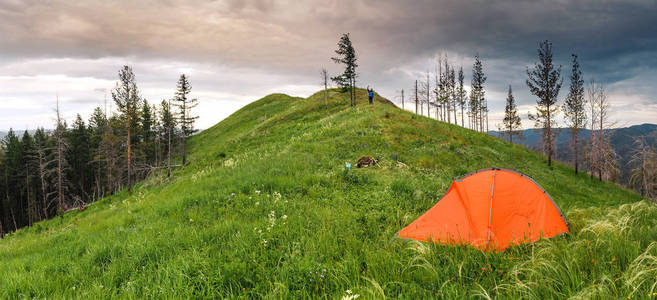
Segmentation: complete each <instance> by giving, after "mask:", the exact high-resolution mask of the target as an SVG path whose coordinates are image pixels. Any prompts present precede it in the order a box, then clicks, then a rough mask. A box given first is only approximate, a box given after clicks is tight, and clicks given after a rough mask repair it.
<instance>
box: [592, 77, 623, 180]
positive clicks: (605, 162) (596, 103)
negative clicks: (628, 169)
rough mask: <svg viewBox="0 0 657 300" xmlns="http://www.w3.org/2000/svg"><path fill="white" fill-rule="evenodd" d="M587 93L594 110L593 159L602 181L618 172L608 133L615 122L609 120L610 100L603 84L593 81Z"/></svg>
mask: <svg viewBox="0 0 657 300" xmlns="http://www.w3.org/2000/svg"><path fill="white" fill-rule="evenodd" d="M587 93H588V96H589V101H590V102H592V103H590V104H589V105H590V108H591V110H592V118H591V119H592V121H593V123H592V124H593V125H594V126H593V128H591V131H592V132H593V131H595V134H594V135H593V134H592V136H591V146H592V147H591V151H590V152H591V154H590V155H592V156H593V157H592V158H591V161H592V162H593V165H594V166H595V169H592V170H591V171H592V172H594V171H596V173H597V175H598V180H600V181H602V179H603V177H605V178H608V179H614V176H615V175H616V174H617V172H618V167H617V165H616V153H615V152H614V150H613V148H612V147H611V142H610V137H609V136H608V134H606V131H607V129H608V128H611V127H613V126H614V123H613V122H611V121H610V120H609V116H610V115H609V113H610V112H609V109H610V102H609V99H608V98H607V93H606V91H605V88H604V86H603V85H601V84H598V83H596V82H595V81H591V83H590V84H589V86H588V89H587Z"/></svg>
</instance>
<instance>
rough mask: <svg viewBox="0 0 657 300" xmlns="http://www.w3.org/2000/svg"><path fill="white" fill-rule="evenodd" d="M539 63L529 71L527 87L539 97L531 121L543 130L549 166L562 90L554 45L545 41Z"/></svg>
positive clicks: (559, 68) (540, 45)
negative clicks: (560, 91)
mask: <svg viewBox="0 0 657 300" xmlns="http://www.w3.org/2000/svg"><path fill="white" fill-rule="evenodd" d="M538 57H539V62H538V63H537V64H535V65H534V68H533V69H532V70H529V68H528V69H527V77H528V78H527V81H526V82H527V86H528V87H529V90H530V92H531V93H532V94H534V95H535V96H537V97H538V100H537V101H536V104H537V106H536V111H537V113H536V114H535V115H531V116H530V119H531V120H534V121H535V122H536V126H537V127H539V128H542V129H543V149H544V151H545V152H546V154H547V157H548V166H551V165H552V156H554V133H553V130H552V127H553V126H556V124H555V121H554V118H555V117H556V114H557V112H558V106H557V96H558V95H559V90H560V89H561V83H562V78H561V66H559V67H555V65H554V64H553V63H552V43H550V42H549V41H547V40H546V41H543V42H541V43H540V44H539V48H538Z"/></svg>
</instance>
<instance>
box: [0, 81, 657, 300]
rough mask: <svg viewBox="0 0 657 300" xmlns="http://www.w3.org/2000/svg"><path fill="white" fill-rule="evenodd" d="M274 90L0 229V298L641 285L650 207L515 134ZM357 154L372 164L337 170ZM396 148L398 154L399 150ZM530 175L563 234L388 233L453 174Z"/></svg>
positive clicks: (561, 292) (392, 293)
mask: <svg viewBox="0 0 657 300" xmlns="http://www.w3.org/2000/svg"><path fill="white" fill-rule="evenodd" d="M358 97H359V99H360V104H359V105H358V106H356V107H355V108H352V107H349V104H348V103H349V99H348V95H347V94H343V93H340V92H339V91H338V90H331V91H330V99H329V105H328V108H324V100H323V91H322V92H318V93H317V94H315V95H312V96H310V97H308V98H298V97H290V96H287V95H283V94H273V95H269V96H266V97H264V98H262V99H260V100H258V101H255V102H253V103H251V104H249V105H247V106H245V107H244V108H242V109H240V110H239V111H237V112H236V113H234V114H233V115H231V116H230V117H228V118H227V119H225V120H223V121H222V122H220V123H218V124H217V125H215V126H214V127H212V128H209V129H207V130H205V131H203V132H201V133H199V134H197V135H195V136H193V137H192V138H191V139H190V141H189V143H190V144H189V148H190V154H189V158H190V161H191V164H190V165H189V166H187V167H185V168H184V169H178V170H176V171H175V173H174V174H173V176H172V178H171V179H170V180H167V179H166V178H164V177H151V178H149V179H147V180H146V181H144V182H142V183H140V184H139V185H137V186H136V187H135V188H134V189H133V191H132V192H131V193H129V192H127V191H123V192H120V193H118V194H116V195H114V196H112V197H109V198H106V199H103V200H101V201H99V202H97V203H94V204H93V205H91V206H90V207H89V208H88V209H86V210H85V211H82V212H71V213H68V214H66V215H64V216H63V217H57V218H55V219H52V220H47V221H43V222H39V223H37V224H35V225H34V226H33V227H30V228H26V229H22V230H19V231H18V232H16V233H14V234H12V235H10V236H8V237H6V238H5V239H3V240H0V273H2V274H3V276H1V277H0V298H21V297H27V298H71V297H80V298H109V297H126V298H142V297H157V298H163V297H165V298H189V297H205V298H209V297H216V298H223V297H237V296H245V297H248V298H261V297H271V298H291V297H295V298H296V297H304V298H310V297H313V298H340V297H343V296H354V295H355V294H358V295H361V296H362V297H384V296H385V297H404V298H420V297H423V298H428V297H438V298H446V299H451V298H457V297H465V296H467V295H470V296H481V297H495V296H499V297H503V298H514V299H515V298H518V297H525V298H541V299H542V298H565V297H570V296H576V297H580V298H584V299H588V298H605V297H613V298H618V297H630V298H648V297H650V296H651V295H652V293H655V292H657V290H655V287H654V286H653V283H654V281H655V276H657V268H656V267H655V266H657V259H656V258H655V257H657V243H655V242H653V241H655V240H657V207H655V205H654V204H653V203H651V202H648V201H645V200H642V199H641V197H640V196H638V195H637V194H635V193H633V192H631V191H629V190H626V189H623V188H621V187H619V186H617V185H615V184H612V183H608V182H598V181H597V180H591V179H590V178H589V176H587V175H585V174H580V175H579V176H575V175H574V172H573V170H572V169H571V168H570V167H568V166H566V165H564V164H561V163H556V164H554V166H553V167H552V168H549V167H547V164H546V159H545V157H544V156H542V155H540V154H538V153H536V152H532V151H530V150H527V149H526V148H525V147H522V146H519V145H513V144H510V143H507V142H505V141H503V140H500V139H498V138H495V137H492V136H488V135H486V134H483V133H477V132H474V131H471V130H468V129H464V128H461V127H458V126H456V125H450V124H445V123H442V122H438V121H436V120H432V119H429V118H426V117H422V116H417V115H414V114H412V113H410V112H406V111H402V110H401V109H399V108H397V107H395V106H393V105H390V104H389V102H388V101H387V100H385V99H384V98H382V97H380V96H378V95H377V96H376V97H375V100H376V103H375V105H373V106H369V105H366V104H365V103H366V96H365V91H364V90H358ZM362 155H371V156H374V157H378V158H379V159H380V161H379V163H378V166H374V167H370V168H364V169H356V168H355V169H353V170H350V171H348V170H346V169H345V162H350V163H351V164H355V162H356V160H357V159H358V158H359V157H360V156H362ZM397 160H399V161H400V162H402V163H403V165H402V164H398V163H397ZM491 166H496V167H503V168H510V169H515V170H518V171H520V172H523V173H525V174H527V175H529V176H531V177H533V178H534V179H535V180H536V182H537V183H539V184H540V185H541V186H542V187H543V188H545V190H546V191H547V192H548V193H549V194H550V195H551V196H552V198H553V199H554V200H555V202H556V203H557V204H558V205H559V206H560V208H561V209H562V211H563V212H564V213H565V215H566V218H567V219H568V221H569V222H570V225H571V230H572V233H571V234H569V235H567V236H564V237H558V238H555V239H551V240H543V241H540V242H537V243H535V244H531V245H524V246H519V247H512V248H510V249H508V250H507V251H505V252H501V253H500V252H482V251H480V250H477V249H474V248H472V247H452V246H441V245H434V244H427V243H419V242H409V241H403V240H399V239H396V238H395V233H396V232H397V231H398V230H400V229H401V228H403V227H404V226H406V225H408V224H409V223H410V222H411V221H413V220H414V219H415V218H417V217H418V216H420V215H421V214H422V213H424V212H425V211H426V210H427V209H429V208H430V207H432V206H433V205H434V204H435V203H436V202H437V201H438V200H439V199H440V198H441V196H442V195H443V193H444V192H445V191H446V190H447V188H448V186H449V184H450V182H451V180H452V178H455V177H458V176H461V175H464V174H466V173H469V172H471V171H474V170H477V169H482V168H487V167H491Z"/></svg>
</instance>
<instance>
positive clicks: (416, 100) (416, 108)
mask: <svg viewBox="0 0 657 300" xmlns="http://www.w3.org/2000/svg"><path fill="white" fill-rule="evenodd" d="M418 102H419V101H418V99H417V80H415V114H416V115H417V110H418Z"/></svg>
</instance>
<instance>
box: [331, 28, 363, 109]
mask: <svg viewBox="0 0 657 300" xmlns="http://www.w3.org/2000/svg"><path fill="white" fill-rule="evenodd" d="M335 54H337V55H338V56H336V57H332V58H331V60H333V62H335V63H337V64H343V65H344V66H345V69H344V72H342V74H340V75H338V76H335V77H331V80H333V82H335V83H336V84H337V85H338V86H339V87H341V88H342V89H343V91H349V98H350V99H351V103H350V104H351V106H354V105H356V90H355V88H356V77H357V73H356V68H357V67H358V64H357V63H356V61H357V60H358V59H357V57H356V50H355V49H354V47H353V45H352V44H351V39H350V38H349V33H345V34H343V35H342V37H340V41H339V42H338V49H337V50H335Z"/></svg>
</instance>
